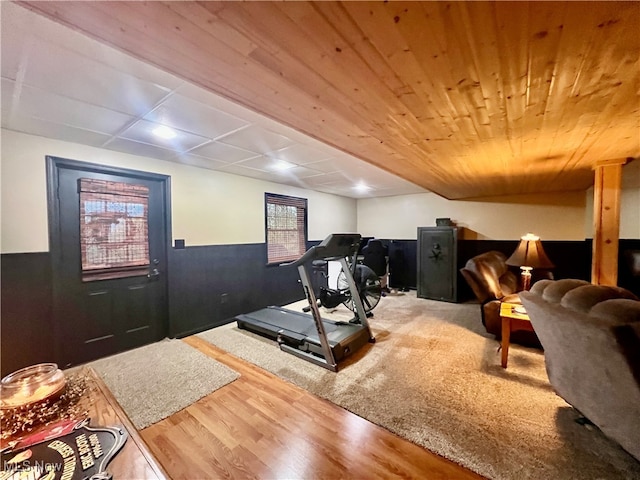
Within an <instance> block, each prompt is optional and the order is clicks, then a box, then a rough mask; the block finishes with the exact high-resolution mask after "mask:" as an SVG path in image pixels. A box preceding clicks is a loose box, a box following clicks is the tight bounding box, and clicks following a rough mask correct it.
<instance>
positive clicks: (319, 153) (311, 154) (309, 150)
mask: <svg viewBox="0 0 640 480" xmlns="http://www.w3.org/2000/svg"><path fill="white" fill-rule="evenodd" d="M270 156H272V157H275V158H279V159H281V160H285V161H287V162H290V163H295V164H296V165H306V164H308V163H313V162H317V161H320V160H326V159H328V158H329V157H331V156H332V155H331V153H330V152H328V151H326V150H325V151H323V150H320V149H317V148H314V147H310V146H308V145H304V144H301V143H296V144H293V145H291V146H289V147H286V148H282V149H280V150H276V151H275V152H272V153H271V154H270Z"/></svg>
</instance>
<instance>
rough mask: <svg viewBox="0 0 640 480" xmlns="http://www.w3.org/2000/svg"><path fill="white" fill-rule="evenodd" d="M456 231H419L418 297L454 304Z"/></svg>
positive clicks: (432, 229) (441, 229)
mask: <svg viewBox="0 0 640 480" xmlns="http://www.w3.org/2000/svg"><path fill="white" fill-rule="evenodd" d="M457 253H458V251H457V229H456V228H453V227H420V228H418V252H417V256H418V296H419V297H422V298H430V299H434V300H444V301H448V302H455V301H457V273H458V272H457V268H456V266H457V263H458V259H457Z"/></svg>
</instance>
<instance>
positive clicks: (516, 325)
mask: <svg viewBox="0 0 640 480" xmlns="http://www.w3.org/2000/svg"><path fill="white" fill-rule="evenodd" d="M516 307H517V308H518V309H523V310H524V307H523V306H522V305H520V304H518V303H509V302H503V303H501V304H500V318H501V319H502V343H501V348H502V368H507V360H508V358H509V345H510V341H511V332H512V331H515V330H527V331H530V332H533V326H532V325H531V320H529V316H528V315H527V314H526V313H519V312H517V311H516Z"/></svg>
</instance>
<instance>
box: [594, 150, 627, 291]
mask: <svg viewBox="0 0 640 480" xmlns="http://www.w3.org/2000/svg"><path fill="white" fill-rule="evenodd" d="M626 161H627V160H626V159H624V160H611V161H607V162H601V163H598V164H597V165H596V167H595V181H594V187H593V230H594V231H593V260H592V262H591V283H593V284H595V285H614V286H615V285H617V283H618V239H619V235H620V186H621V183H622V166H623V165H624V164H625V163H626Z"/></svg>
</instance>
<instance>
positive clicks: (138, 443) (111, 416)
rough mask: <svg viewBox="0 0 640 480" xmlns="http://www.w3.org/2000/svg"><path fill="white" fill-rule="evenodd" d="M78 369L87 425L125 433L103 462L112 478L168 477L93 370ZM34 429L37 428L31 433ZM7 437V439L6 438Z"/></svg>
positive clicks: (162, 479) (161, 479) (152, 479)
mask: <svg viewBox="0 0 640 480" xmlns="http://www.w3.org/2000/svg"><path fill="white" fill-rule="evenodd" d="M80 368H82V370H81V374H82V375H84V376H85V380H86V381H87V385H88V388H87V396H86V397H85V399H84V400H83V401H86V402H87V404H88V413H89V417H90V418H91V425H96V426H114V425H121V426H122V427H124V429H125V430H127V432H128V434H129V436H128V438H127V441H126V443H125V444H124V446H123V447H122V450H120V451H119V452H118V453H117V454H116V456H115V457H114V458H113V459H112V460H111V462H110V463H109V464H108V465H107V471H108V472H109V473H111V474H112V475H113V478H114V479H123V478H126V479H129V478H131V479H133V478H135V479H136V480H166V479H168V478H169V476H168V475H167V473H166V472H165V471H164V469H163V468H162V466H161V465H160V463H159V462H158V461H157V460H156V459H155V457H154V456H153V454H152V453H151V451H150V450H149V447H148V446H147V444H146V443H145V442H144V440H143V439H142V437H141V436H140V434H139V433H138V431H137V430H136V428H135V427H134V425H133V423H131V420H129V417H128V416H127V414H126V413H125V412H124V410H123V409H122V407H121V406H120V404H119V403H118V401H117V400H116V398H115V397H114V396H113V394H112V393H111V391H110V390H109V388H108V387H107V386H106V385H105V383H104V382H103V381H102V379H101V378H100V377H99V376H98V374H97V373H96V372H95V371H94V370H93V369H91V368H87V367H80ZM43 428H44V427H43ZM36 432H37V429H36V430H34V431H33V432H32V433H36ZM10 440H11V438H9V439H8V440H7V441H10ZM0 470H1V469H0ZM12 478H13V477H12ZM20 478H22V477H20ZM25 478H26V477H25ZM29 478H31V477H29Z"/></svg>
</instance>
